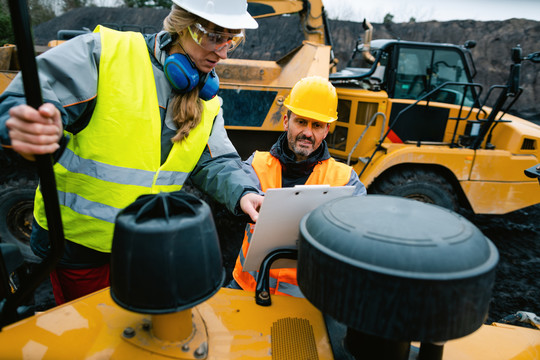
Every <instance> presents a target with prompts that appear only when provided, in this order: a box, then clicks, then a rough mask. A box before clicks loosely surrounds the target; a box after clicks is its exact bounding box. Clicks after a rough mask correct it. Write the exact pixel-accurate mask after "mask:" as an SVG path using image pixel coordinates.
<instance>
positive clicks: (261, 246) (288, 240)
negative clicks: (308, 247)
mask: <svg viewBox="0 0 540 360" xmlns="http://www.w3.org/2000/svg"><path fill="white" fill-rule="evenodd" d="M354 189H355V187H354V186H332V187H331V186H329V185H297V186H295V187H293V188H278V189H268V191H267V192H266V194H265V196H264V202H263V205H262V207H261V209H260V212H259V218H258V219H257V223H256V224H255V229H254V230H253V236H252V237H251V242H250V245H249V249H248V252H247V255H246V260H245V262H244V271H253V270H259V267H260V265H261V262H262V261H263V259H264V258H265V256H266V255H268V254H269V253H270V252H272V251H273V250H276V249H281V248H286V249H296V246H297V241H298V239H299V236H300V231H299V225H300V220H301V219H302V217H303V216H304V215H305V214H307V213H308V212H310V211H311V210H313V209H315V208H317V207H318V206H319V205H322V204H323V203H325V202H327V201H330V200H333V199H336V198H340V197H344V196H352V194H353V193H354ZM283 267H296V261H294V260H278V261H276V262H275V263H274V265H273V266H272V268H283Z"/></svg>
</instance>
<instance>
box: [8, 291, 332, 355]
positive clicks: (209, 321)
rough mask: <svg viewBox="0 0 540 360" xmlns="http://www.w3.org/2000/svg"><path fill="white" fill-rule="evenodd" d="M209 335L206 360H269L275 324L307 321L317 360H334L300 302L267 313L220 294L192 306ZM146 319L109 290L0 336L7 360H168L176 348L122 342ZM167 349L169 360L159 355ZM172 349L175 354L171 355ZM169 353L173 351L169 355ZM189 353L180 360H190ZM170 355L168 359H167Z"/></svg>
mask: <svg viewBox="0 0 540 360" xmlns="http://www.w3.org/2000/svg"><path fill="white" fill-rule="evenodd" d="M194 311H197V312H198V314H200V316H201V317H202V319H203V320H204V324H205V326H206V332H207V335H208V355H207V357H206V358H207V359H216V360H217V359H220V360H221V359H271V358H272V354H271V351H270V348H271V336H270V334H271V329H272V326H274V325H275V323H277V322H278V320H280V319H284V318H291V319H306V320H308V321H309V324H310V325H311V326H312V328H313V336H314V341H315V344H317V351H318V358H319V359H321V360H322V359H333V355H332V352H331V347H330V343H329V340H328V336H327V333H326V328H325V326H324V321H323V318H322V315H321V313H320V312H319V311H318V310H317V309H315V308H314V307H313V306H312V305H311V304H310V303H309V302H307V301H306V300H305V299H298V298H290V297H283V296H277V295H275V296H273V297H272V305H271V306H270V307H262V306H259V305H256V304H255V299H254V293H253V292H245V291H242V290H233V289H221V290H220V291H219V292H218V293H217V294H216V295H215V296H213V297H212V298H211V299H209V300H207V301H206V302H204V303H202V304H200V305H198V306H196V307H195V308H194ZM150 319H151V317H150V316H149V315H143V314H136V313H133V312H130V311H127V310H124V309H122V308H120V307H119V306H117V305H116V304H115V303H114V302H113V300H112V299H111V297H110V294H109V290H108V289H106V290H102V291H99V292H96V293H94V294H92V295H89V296H87V297H84V298H81V299H78V300H75V301H73V302H70V303H68V304H65V305H62V306H59V307H56V308H54V309H51V310H50V311H48V312H45V313H42V314H39V315H37V316H34V317H31V318H28V319H25V320H22V321H20V322H18V323H15V324H12V325H10V326H7V327H5V328H4V329H3V330H2V332H0V349H2V351H1V356H0V357H2V358H6V359H22V358H28V359H43V360H46V359H54V360H61V359H130V360H134V359H171V358H179V357H177V356H178V355H177V354H178V353H179V352H180V353H181V352H182V350H181V346H180V347H178V346H176V344H175V343H170V342H168V343H164V345H163V346H162V347H161V348H160V350H159V352H158V351H156V352H153V351H152V347H151V346H147V347H146V348H144V347H142V346H141V343H139V344H138V346H135V345H134V342H132V341H126V340H125V339H124V338H123V336H122V333H123V332H124V329H126V328H127V327H132V326H133V324H135V323H143V322H145V321H146V322H150ZM165 347H171V352H170V354H169V356H165V355H163V352H164V351H166V349H165V350H164V348H165ZM173 348H174V349H173ZM172 350H174V351H172ZM194 350H195V349H189V350H188V351H187V353H186V357H185V358H192V356H193V351H194ZM171 354H172V355H171Z"/></svg>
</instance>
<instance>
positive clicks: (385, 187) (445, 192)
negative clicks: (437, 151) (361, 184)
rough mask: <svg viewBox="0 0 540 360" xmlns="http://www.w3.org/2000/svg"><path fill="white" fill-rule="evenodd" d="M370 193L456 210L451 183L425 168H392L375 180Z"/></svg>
mask: <svg viewBox="0 0 540 360" xmlns="http://www.w3.org/2000/svg"><path fill="white" fill-rule="evenodd" d="M370 190H371V191H370V193H373V194H384V195H393V196H401V197H405V198H409V199H413V200H418V201H422V202H425V203H429V204H435V205H439V206H442V207H445V208H447V209H450V210H453V211H457V210H458V208H459V206H458V199H457V195H456V194H455V192H454V189H453V187H452V185H450V184H449V183H448V182H447V181H446V179H445V178H444V177H442V176H441V175H439V174H437V173H435V172H433V171H430V170H425V169H420V168H416V169H405V170H394V171H391V172H390V173H388V174H386V175H384V176H383V177H382V178H381V179H380V180H377V181H376V182H375V183H374V184H373V186H371V188H370Z"/></svg>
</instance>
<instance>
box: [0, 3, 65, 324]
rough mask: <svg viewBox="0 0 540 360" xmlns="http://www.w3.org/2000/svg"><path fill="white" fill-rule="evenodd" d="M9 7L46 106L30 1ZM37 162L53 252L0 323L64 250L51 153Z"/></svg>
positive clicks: (33, 90)
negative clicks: (34, 39) (40, 82)
mask: <svg viewBox="0 0 540 360" xmlns="http://www.w3.org/2000/svg"><path fill="white" fill-rule="evenodd" d="M9 8H10V13H11V23H12V26H13V32H14V34H15V43H16V45H17V54H18V58H19V64H20V66H21V73H22V79H23V85H24V93H25V96H26V102H27V104H28V105H30V106H32V107H33V108H35V109H37V108H39V107H40V106H41V105H42V103H43V98H42V97H41V87H40V84H39V77H38V71H37V65H36V59H35V53H34V43H33V40H32V33H31V26H30V16H29V14H28V4H27V2H26V0H9ZM36 164H37V171H38V175H39V179H40V188H41V193H42V195H43V201H44V203H45V215H46V216H47V224H48V227H49V242H50V245H51V248H50V253H49V254H48V257H47V258H46V259H44V260H43V261H42V262H41V263H39V264H38V265H37V266H36V267H35V268H34V271H33V272H32V274H31V276H29V277H28V281H27V282H25V283H23V284H21V285H20V287H19V288H18V289H17V291H16V292H15V293H14V294H12V296H10V297H8V298H7V299H6V301H5V303H4V304H3V306H2V309H1V310H2V318H1V321H0V326H3V325H6V324H9V323H11V322H13V321H16V320H17V306H19V305H20V304H22V303H23V302H24V301H25V300H26V299H27V298H28V297H29V296H30V295H32V294H33V292H34V290H35V289H36V288H37V287H38V286H39V284H40V283H41V282H43V280H45V279H46V277H47V276H48V275H49V273H50V272H51V270H52V269H53V268H54V267H55V266H56V264H57V263H58V261H59V260H60V258H61V257H62V254H63V252H64V231H63V228H62V218H61V215H60V205H59V202H58V193H57V191H56V181H55V178H54V171H53V166H52V157H51V155H37V156H36Z"/></svg>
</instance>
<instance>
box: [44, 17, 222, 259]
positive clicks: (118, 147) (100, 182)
mask: <svg viewBox="0 0 540 360" xmlns="http://www.w3.org/2000/svg"><path fill="white" fill-rule="evenodd" d="M95 31H96V32H99V33H100V36H101V46H102V51H101V58H100V63H99V81H98V90H97V101H96V106H95V109H94V112H93V115H92V118H91V119H90V122H89V124H88V126H87V127H86V128H84V129H83V130H82V131H80V132H79V133H77V134H69V133H67V134H68V135H69V136H70V141H69V143H68V145H67V147H66V149H65V150H64V152H63V154H62V156H61V157H60V159H59V160H58V162H57V163H56V164H55V165H54V172H55V177H56V184H57V189H58V197H59V202H60V209H61V214H62V221H63V224H64V234H65V237H66V239H68V240H70V241H73V242H75V243H78V244H80V245H83V246H86V247H89V248H91V249H94V250H97V251H101V252H110V250H111V245H112V236H113V230H114V222H115V218H116V215H117V214H118V212H119V211H120V210H122V209H123V208H125V207H126V206H128V205H129V204H131V203H132V202H133V201H135V199H137V197H139V196H140V195H143V194H155V193H158V192H160V191H166V192H171V191H176V190H180V189H181V188H182V185H183V184H184V181H185V180H186V179H187V177H188V175H189V173H190V172H191V171H192V170H193V168H194V167H195V165H196V164H197V162H198V160H199V158H200V156H201V154H202V153H203V151H204V148H205V146H206V143H207V141H208V138H209V136H210V132H211V130H212V126H213V122H214V119H215V117H216V115H217V114H218V112H219V107H220V105H219V100H218V99H217V97H215V98H214V99H212V100H209V101H203V104H204V110H203V113H202V119H201V122H200V124H199V125H198V126H197V127H195V128H194V129H193V130H191V132H190V134H189V136H188V137H187V138H185V139H184V140H183V141H181V142H180V143H174V145H173V146H172V149H171V151H170V153H169V156H168V157H167V159H166V161H165V163H164V164H163V165H161V117H160V112H159V105H158V99H157V90H156V85H155V81H154V73H153V70H152V64H151V62H150V55H149V53H148V49H147V46H146V41H145V40H144V38H143V36H142V34H140V33H134V32H119V31H115V30H111V29H108V28H105V27H102V26H98V27H97V28H96V30H95ZM34 217H35V218H36V221H37V222H38V224H39V225H40V226H42V227H43V228H45V229H48V227H47V219H46V217H45V209H44V204H43V198H42V195H41V192H40V190H39V188H38V190H37V192H36V198H35V201H34Z"/></svg>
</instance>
